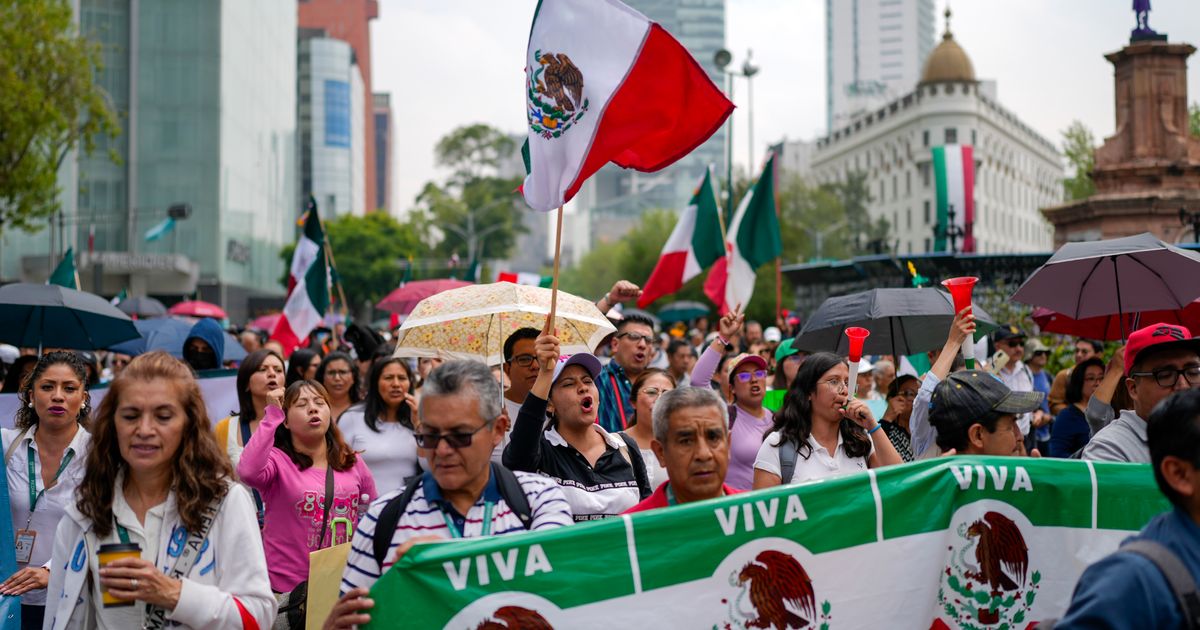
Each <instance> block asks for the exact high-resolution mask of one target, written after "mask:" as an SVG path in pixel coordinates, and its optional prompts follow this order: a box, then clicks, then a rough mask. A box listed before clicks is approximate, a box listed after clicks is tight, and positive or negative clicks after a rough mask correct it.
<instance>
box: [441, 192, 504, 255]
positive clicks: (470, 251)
mask: <svg viewBox="0 0 1200 630" xmlns="http://www.w3.org/2000/svg"><path fill="white" fill-rule="evenodd" d="M506 203H507V204H512V199H509V198H504V199H499V200H497V201H493V202H492V203H489V204H486V205H484V206H482V207H479V208H475V209H474V210H468V211H467V226H466V229H463V228H461V227H459V226H457V225H452V224H449V223H446V224H442V225H439V226H438V227H439V228H444V229H447V230H450V231H451V232H454V233H455V234H457V235H458V236H459V237H460V238H462V240H464V241H466V243H467V255H468V256H469V259H468V261H467V264H468V265H469V264H471V263H472V262H475V261H477V260H478V259H479V257H478V251H479V241H480V239H482V238H483V237H485V236H487V235H488V234H491V233H492V232H495V231H496V230H499V229H501V228H503V227H504V224H503V223H497V224H495V225H489V226H488V227H485V228H483V229H481V230H477V229H476V228H475V215H476V214H477V213H482V212H483V211H484V210H491V209H492V208H494V207H496V206H500V205H503V204H506Z"/></svg>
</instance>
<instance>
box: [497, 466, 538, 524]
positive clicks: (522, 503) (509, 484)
mask: <svg viewBox="0 0 1200 630" xmlns="http://www.w3.org/2000/svg"><path fill="white" fill-rule="evenodd" d="M492 474H493V475H495V476H496V487H497V488H499V489H500V497H501V498H502V499H504V502H505V503H506V504H508V507H509V508H510V509H512V511H513V514H516V515H517V518H518V519H520V520H521V525H524V526H525V529H529V528H530V527H531V526H533V510H532V509H530V507H529V497H527V496H525V489H524V488H522V487H521V480H520V479H517V476H516V474H514V473H513V471H511V470H509V469H507V468H505V467H504V466H501V465H500V464H496V463H493V464H492Z"/></svg>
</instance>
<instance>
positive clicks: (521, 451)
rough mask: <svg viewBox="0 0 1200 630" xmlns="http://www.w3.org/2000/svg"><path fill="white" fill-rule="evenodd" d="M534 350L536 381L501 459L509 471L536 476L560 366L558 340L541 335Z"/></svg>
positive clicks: (544, 334)
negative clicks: (536, 368) (548, 412)
mask: <svg viewBox="0 0 1200 630" xmlns="http://www.w3.org/2000/svg"><path fill="white" fill-rule="evenodd" d="M533 348H534V354H535V355H537V364H538V376H537V380H536V381H534V383H533V387H532V388H531V389H530V390H529V395H527V396H525V402H523V403H521V410H520V411H518V412H517V419H516V421H515V422H513V428H512V432H511V433H509V434H508V439H509V441H508V446H506V447H504V455H503V456H502V457H501V461H502V462H503V463H504V465H505V466H506V467H507V468H509V469H511V470H521V471H525V472H537V470H538V466H540V465H541V461H542V433H543V427H544V426H545V423H546V405H547V401H548V400H549V399H550V385H551V384H552V383H553V381H554V366H555V365H557V364H558V357H559V344H558V338H557V337H555V336H554V335H548V334H546V333H542V335H541V336H539V337H538V338H537V340H536V341H534V344H533Z"/></svg>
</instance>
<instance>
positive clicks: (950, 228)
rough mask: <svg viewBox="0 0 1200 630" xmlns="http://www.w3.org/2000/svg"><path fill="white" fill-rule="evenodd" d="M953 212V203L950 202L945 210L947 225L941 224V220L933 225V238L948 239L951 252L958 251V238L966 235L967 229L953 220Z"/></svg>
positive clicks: (955, 252)
mask: <svg viewBox="0 0 1200 630" xmlns="http://www.w3.org/2000/svg"><path fill="white" fill-rule="evenodd" d="M955 214H956V213H955V212H954V204H950V207H949V208H948V209H947V210H946V217H947V223H948V225H942V224H941V222H938V223H937V224H936V225H934V226H933V238H934V239H935V240H936V239H939V238H948V239H950V253H951V254H957V253H958V239H959V238H961V237H964V236H966V235H967V231H966V230H964V229H963V228H962V227H961V226H959V225H958V224H957V223H955V222H954V216H955ZM968 227H970V226H968Z"/></svg>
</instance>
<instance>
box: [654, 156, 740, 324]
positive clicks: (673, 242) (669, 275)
mask: <svg viewBox="0 0 1200 630" xmlns="http://www.w3.org/2000/svg"><path fill="white" fill-rule="evenodd" d="M719 213H720V208H718V207H717V193H716V190H715V189H714V187H713V182H712V169H711V168H709V169H708V170H706V171H705V172H704V178H703V179H702V180H700V186H698V187H697V188H696V192H695V193H694V194H693V195H692V199H691V201H689V202H688V205H687V207H686V208H684V209H683V213H682V214H680V215H679V221H678V222H677V223H676V224H675V229H674V230H672V231H671V236H670V237H669V238H668V239H667V242H666V244H665V245H663V250H662V255H661V257H660V258H659V259H658V264H657V265H655V266H654V271H652V272H651V273H650V279H649V280H647V281H646V284H645V285H644V286H643V287H642V295H641V297H639V298H638V302H637V304H638V307H640V308H646V307H647V306H649V305H650V303H651V302H653V301H654V300H657V299H658V298H660V297H662V296H664V295H670V294H672V293H674V292H676V291H678V290H679V289H680V288H682V287H683V285H684V284H685V283H686V282H687V281H688V280H691V279H692V278H695V277H696V276H698V275H700V272H701V271H704V270H705V269H707V268H708V267H709V265H711V264H713V263H714V262H716V261H717V259H718V258H721V257H722V256H724V255H725V247H724V245H723V243H722V242H721V219H720V214H719Z"/></svg>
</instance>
